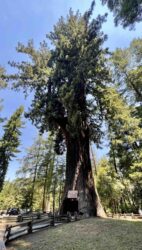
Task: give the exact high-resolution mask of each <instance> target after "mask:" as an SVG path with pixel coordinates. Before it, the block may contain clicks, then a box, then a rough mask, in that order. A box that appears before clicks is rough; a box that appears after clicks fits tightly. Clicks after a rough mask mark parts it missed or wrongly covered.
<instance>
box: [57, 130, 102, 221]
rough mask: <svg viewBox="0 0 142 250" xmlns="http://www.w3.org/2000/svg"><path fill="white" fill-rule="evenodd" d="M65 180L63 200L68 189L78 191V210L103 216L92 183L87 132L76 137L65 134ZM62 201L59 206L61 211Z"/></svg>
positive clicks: (90, 214) (91, 214)
mask: <svg viewBox="0 0 142 250" xmlns="http://www.w3.org/2000/svg"><path fill="white" fill-rule="evenodd" d="M66 144H67V156H66V182H65V190H64V197H63V200H64V199H65V198H66V197H67V194H68V191H69V190H77V191H78V208H79V212H81V213H83V214H86V215H89V216H101V217H105V216H106V214H105V212H104V210H103V207H102V205H101V202H100V199H99V196H98V193H97V191H96V188H95V185H94V178H93V173H92V168H91V160H90V152H89V132H88V131H85V133H81V134H80V137H79V138H78V139H74V138H72V137H71V136H70V135H67V136H66ZM63 206H64V203H62V206H61V213H62V211H63V210H64V209H63Z"/></svg>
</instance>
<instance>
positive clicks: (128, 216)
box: [107, 213, 142, 219]
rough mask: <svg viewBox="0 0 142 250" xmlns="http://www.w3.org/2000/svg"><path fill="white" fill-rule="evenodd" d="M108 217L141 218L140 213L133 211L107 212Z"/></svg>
mask: <svg viewBox="0 0 142 250" xmlns="http://www.w3.org/2000/svg"><path fill="white" fill-rule="evenodd" d="M107 217H108V218H117V219H121V218H122V219H123V218H124V219H142V215H140V214H133V213H123V214H121V213H118V214H113V213H108V214H107Z"/></svg>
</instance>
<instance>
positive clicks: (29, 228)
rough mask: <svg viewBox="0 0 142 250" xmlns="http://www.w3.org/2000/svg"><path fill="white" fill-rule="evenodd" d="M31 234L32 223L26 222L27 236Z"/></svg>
mask: <svg viewBox="0 0 142 250" xmlns="http://www.w3.org/2000/svg"><path fill="white" fill-rule="evenodd" d="M32 232H33V230H32V221H29V222H28V234H31V233H32Z"/></svg>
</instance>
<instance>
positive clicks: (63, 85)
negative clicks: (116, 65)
mask: <svg viewBox="0 0 142 250" xmlns="http://www.w3.org/2000/svg"><path fill="white" fill-rule="evenodd" d="M93 8H94V2H93V3H92V6H91V8H90V10H89V11H87V12H86V13H85V14H84V15H81V14H80V13H79V12H77V13H75V14H74V13H73V12H72V10H70V12H69V15H68V16H67V18H66V19H64V18H63V17H61V18H60V20H59V21H58V23H57V25H55V26H54V30H53V32H51V33H50V34H49V35H47V39H48V41H49V44H48V45H49V46H50V47H51V48H49V47H48V46H47V44H46V42H45V41H44V42H43V43H41V45H40V48H39V49H38V50H36V49H35V48H34V44H33V41H29V43H28V45H27V46H24V45H23V44H20V43H19V44H18V47H17V51H18V52H21V53H25V54H27V55H28V56H29V57H30V60H28V61H27V62H21V63H15V62H11V66H13V67H15V68H17V69H18V72H17V73H16V74H15V75H11V76H9V79H10V80H13V84H14V86H15V88H16V89H19V88H21V87H22V88H23V89H24V92H25V93H26V94H28V90H29V91H30V92H31V91H33V93H34V98H33V100H32V104H31V107H30V108H29V111H28V112H27V113H26V116H27V117H28V118H30V119H31V120H32V122H33V123H34V124H35V125H36V126H37V127H38V128H39V129H40V131H41V132H44V131H49V130H50V131H52V132H53V133H54V134H55V135H56V147H55V148H56V151H57V152H58V153H62V151H63V150H64V145H65V146H66V152H67V153H66V154H67V156H66V182H65V191H64V198H65V197H66V196H67V193H68V191H69V190H78V194H79V210H80V211H81V212H82V213H88V214H90V215H100V214H101V213H103V209H102V207H101V205H100V201H99V198H98V195H97V192H96V190H95V187H94V179H93V174H92V168H91V161H90V155H89V144H90V142H91V141H94V142H95V143H96V144H97V145H98V144H99V143H100V140H101V137H102V134H103V133H102V131H101V125H102V122H103V110H102V105H101V103H102V102H101V100H103V96H104V94H105V89H106V88H107V85H108V82H109V74H108V71H107V69H106V65H105V64H106V60H105V55H106V54H107V53H108V51H107V49H104V48H103V47H102V45H103V42H104V41H105V39H106V36H105V35H104V34H103V32H102V31H101V26H102V23H103V22H104V21H105V18H106V16H98V17H97V18H96V19H92V17H91V16H92V12H93Z"/></svg>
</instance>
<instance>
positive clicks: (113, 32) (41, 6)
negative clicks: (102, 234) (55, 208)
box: [0, 0, 142, 178]
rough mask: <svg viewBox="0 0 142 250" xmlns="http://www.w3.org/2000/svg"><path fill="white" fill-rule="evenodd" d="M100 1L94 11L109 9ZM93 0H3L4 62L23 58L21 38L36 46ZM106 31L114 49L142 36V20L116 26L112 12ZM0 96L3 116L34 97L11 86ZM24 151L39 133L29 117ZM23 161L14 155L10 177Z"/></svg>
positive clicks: (0, 39) (0, 58)
mask: <svg viewBox="0 0 142 250" xmlns="http://www.w3.org/2000/svg"><path fill="white" fill-rule="evenodd" d="M96 2H97V5H96V8H95V11H94V15H97V14H103V13H105V12H108V10H107V8H106V7H104V6H102V5H100V0H96ZM90 4H91V0H52V1H48V0H13V1H12V0H5V1H2V0H0V17H1V18H0V65H1V66H4V67H5V68H6V69H7V70H10V69H9V66H8V65H7V62H8V61H9V60H10V61H12V60H15V61H19V60H22V57H21V55H20V54H17V52H16V49H15V48H16V45H17V43H18V42H22V43H25V44H26V42H27V41H28V40H29V39H34V43H35V46H36V47H38V44H39V43H40V42H41V41H42V40H44V39H45V35H46V34H47V33H49V31H51V30H52V28H53V25H54V24H56V22H57V21H58V19H59V17H60V16H66V14H67V13H68V11H69V8H70V7H71V8H72V9H73V10H77V9H79V10H80V12H84V11H85V10H87V9H88V8H89V6H90ZM103 30H104V33H106V34H107V35H108V40H107V42H106V44H105V45H106V46H108V47H109V48H110V50H114V49H115V48H116V47H121V48H124V47H127V46H128V45H129V43H130V41H131V40H132V39H133V38H138V37H141V30H142V23H141V24H138V25H136V28H135V30H133V31H129V29H125V30H124V29H122V27H120V26H119V27H117V28H116V27H114V24H113V17H112V14H110V13H109V16H108V21H107V23H105V24H104V26H103ZM0 98H3V100H4V101H3V106H4V108H3V110H2V116H6V117H9V116H10V115H11V114H12V113H13V112H14V111H15V110H16V108H18V107H19V106H20V105H25V108H26V109H27V108H28V106H29V105H30V97H29V98H28V99H26V100H25V99H24V96H23V94H22V92H19V93H16V92H14V91H11V90H2V91H1V92H0ZM22 132H23V135H22V138H21V141H22V142H21V147H20V149H21V153H20V154H19V155H18V156H17V158H20V157H22V155H24V153H25V148H27V147H29V146H30V145H31V144H32V142H33V139H34V138H35V137H36V135H37V130H36V129H35V127H34V126H32V125H31V123H30V121H26V123H25V128H24V129H23V130H22ZM106 151H107V150H106V148H105V150H103V151H99V152H98V153H97V154H98V157H100V156H101V155H103V154H105V153H106ZM18 166H19V162H18V161H17V160H16V159H14V160H13V161H12V162H11V163H10V165H9V171H8V175H7V178H13V177H14V174H15V171H16V169H17V168H18Z"/></svg>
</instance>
